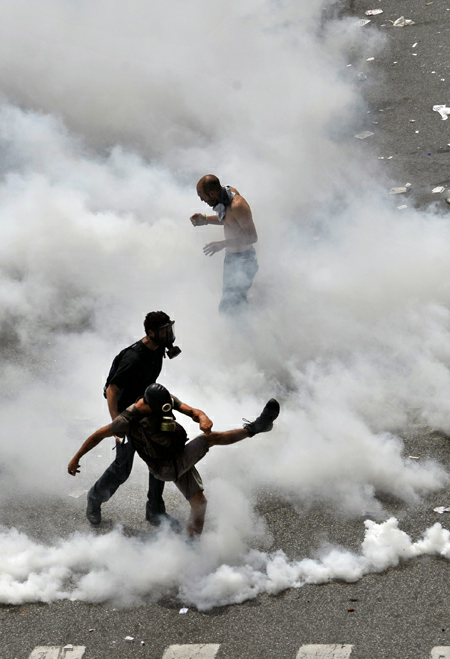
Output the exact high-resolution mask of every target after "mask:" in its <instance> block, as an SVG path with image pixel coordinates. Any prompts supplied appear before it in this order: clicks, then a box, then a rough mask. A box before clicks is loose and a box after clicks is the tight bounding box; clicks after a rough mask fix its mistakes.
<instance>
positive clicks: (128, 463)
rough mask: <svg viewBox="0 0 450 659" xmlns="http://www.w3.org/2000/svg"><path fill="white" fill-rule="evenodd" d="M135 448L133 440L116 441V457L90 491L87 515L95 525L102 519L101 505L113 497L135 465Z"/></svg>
mask: <svg viewBox="0 0 450 659" xmlns="http://www.w3.org/2000/svg"><path fill="white" fill-rule="evenodd" d="M134 453H135V450H134V448H133V446H132V444H131V442H126V443H125V444H124V443H122V444H119V443H118V442H116V459H115V460H114V462H112V463H111V464H110V465H109V467H108V469H107V470H106V471H105V472H104V473H103V474H102V475H101V476H100V478H99V479H98V481H97V482H96V483H95V485H93V486H92V487H91V489H90V490H89V493H88V504H87V509H86V517H87V518H88V520H89V521H90V523H91V524H93V525H94V526H98V525H99V524H100V522H101V521H102V514H101V505H102V503H105V502H106V501H109V499H110V498H111V497H112V495H113V494H114V492H115V491H116V490H117V488H118V487H120V485H122V483H125V481H126V480H127V478H128V477H129V475H130V474H131V469H132V467H133V458H134Z"/></svg>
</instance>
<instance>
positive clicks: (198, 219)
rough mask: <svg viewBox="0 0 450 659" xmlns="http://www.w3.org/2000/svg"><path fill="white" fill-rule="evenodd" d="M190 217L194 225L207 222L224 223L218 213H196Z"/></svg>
mask: <svg viewBox="0 0 450 659" xmlns="http://www.w3.org/2000/svg"><path fill="white" fill-rule="evenodd" d="M190 219H191V222H192V224H193V226H194V227H202V226H205V224H218V225H221V224H222V222H221V221H220V220H219V218H218V217H217V215H206V213H205V214H203V213H194V215H191V218H190Z"/></svg>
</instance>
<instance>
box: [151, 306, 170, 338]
mask: <svg viewBox="0 0 450 659" xmlns="http://www.w3.org/2000/svg"><path fill="white" fill-rule="evenodd" d="M170 322H172V321H171V320H170V316H168V315H167V314H166V313H164V311H150V313H148V314H147V315H146V316H145V320H144V329H145V333H146V334H147V332H148V330H152V332H155V331H156V330H158V329H159V328H160V327H162V326H163V325H166V324H167V323H170Z"/></svg>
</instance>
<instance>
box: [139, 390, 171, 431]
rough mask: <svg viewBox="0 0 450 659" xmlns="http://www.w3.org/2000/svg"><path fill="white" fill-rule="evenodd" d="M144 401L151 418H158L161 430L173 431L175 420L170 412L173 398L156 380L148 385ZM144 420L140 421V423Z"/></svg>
mask: <svg viewBox="0 0 450 659" xmlns="http://www.w3.org/2000/svg"><path fill="white" fill-rule="evenodd" d="M144 401H145V403H146V404H147V405H148V406H149V407H150V408H151V410H152V412H153V415H154V417H153V418H154V419H157V420H158V421H157V423H158V425H159V426H160V428H159V429H160V430H161V432H175V430H176V422H175V417H174V416H173V412H172V410H173V398H172V396H171V395H170V393H169V392H168V391H167V389H166V388H165V387H163V386H162V384H158V383H157V382H155V383H154V384H151V385H149V386H148V387H147V389H146V390H145V393H144ZM144 421H145V420H144ZM144 421H142V422H141V425H142V424H143V423H144Z"/></svg>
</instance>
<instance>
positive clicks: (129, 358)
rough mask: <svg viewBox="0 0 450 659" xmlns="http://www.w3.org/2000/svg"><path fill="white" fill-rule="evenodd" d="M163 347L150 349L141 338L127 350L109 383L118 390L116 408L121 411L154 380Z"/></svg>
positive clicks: (159, 370) (160, 367)
mask: <svg viewBox="0 0 450 659" xmlns="http://www.w3.org/2000/svg"><path fill="white" fill-rule="evenodd" d="M163 357H164V348H163V347H162V346H161V347H159V348H156V350H150V349H149V348H147V347H146V346H145V345H144V344H143V343H142V340H141V341H138V342H137V343H135V344H133V348H130V349H129V350H127V351H126V352H125V353H124V355H123V357H122V359H121V360H120V364H119V366H118V367H117V370H116V372H115V373H114V375H113V376H112V378H111V380H110V382H109V384H115V385H116V386H117V387H119V389H120V391H119V392H118V394H117V409H118V412H119V414H120V412H123V410H125V409H126V408H127V407H129V406H130V405H132V404H133V403H135V402H136V400H137V399H138V398H139V397H141V396H143V394H144V391H145V390H146V389H147V387H148V386H149V385H150V384H153V383H154V382H156V380H157V378H158V376H159V374H160V373H161V369H162V361H163Z"/></svg>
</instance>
